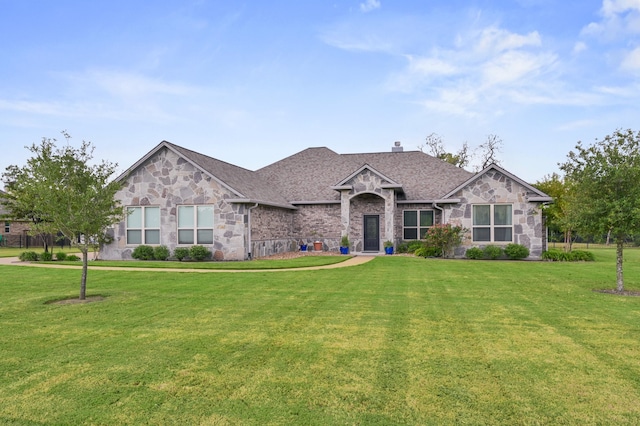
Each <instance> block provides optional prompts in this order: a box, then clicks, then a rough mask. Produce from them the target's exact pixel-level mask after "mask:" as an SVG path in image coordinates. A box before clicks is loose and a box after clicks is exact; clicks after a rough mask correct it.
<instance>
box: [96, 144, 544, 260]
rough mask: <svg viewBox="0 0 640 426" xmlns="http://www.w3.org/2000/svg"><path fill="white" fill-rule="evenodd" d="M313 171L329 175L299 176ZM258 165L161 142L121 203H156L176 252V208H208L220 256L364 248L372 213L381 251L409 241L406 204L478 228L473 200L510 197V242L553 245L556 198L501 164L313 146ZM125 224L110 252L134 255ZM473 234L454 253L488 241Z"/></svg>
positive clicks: (164, 234) (536, 247) (127, 185)
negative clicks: (550, 207)
mask: <svg viewBox="0 0 640 426" xmlns="http://www.w3.org/2000/svg"><path fill="white" fill-rule="evenodd" d="M372 165H373V166H372ZM310 168H312V169H314V170H315V169H318V170H320V169H321V170H323V173H322V174H321V175H317V176H314V178H313V179H308V176H307V177H305V179H304V180H300V176H301V175H302V172H303V171H304V170H308V169H310ZM261 170H262V171H257V172H251V171H249V170H246V169H242V168H240V167H237V166H233V165H231V164H228V163H225V162H222V161H220V160H216V159H214V158H211V157H207V156H204V155H202V154H199V153H196V152H194V151H189V150H186V149H184V148H182V147H179V146H177V145H173V144H171V143H169V142H166V141H164V142H162V143H161V144H159V145H158V146H157V147H156V148H155V149H154V150H152V151H151V152H149V153H148V154H147V156H145V157H143V158H142V159H141V160H140V161H138V163H136V164H135V165H134V166H132V168H131V169H129V171H128V172H127V173H128V174H125V175H123V176H121V177H119V178H118V180H119V181H120V182H121V183H122V184H123V187H122V189H121V190H120V191H119V192H118V193H117V194H116V198H117V199H118V200H119V201H120V202H121V204H122V205H123V206H124V207H143V206H155V207H158V209H159V211H160V224H159V228H160V244H162V245H166V246H167V247H168V248H169V249H170V250H171V251H173V250H174V249H175V248H176V247H178V246H179V244H178V242H177V241H178V211H179V210H180V208H179V206H182V205H186V206H211V207H212V208H213V243H211V244H203V245H205V246H206V247H207V248H209V249H210V250H211V251H212V253H214V258H215V259H217V260H223V259H224V260H243V259H248V258H257V257H264V256H269V255H272V254H278V253H283V252H288V251H296V250H299V247H300V244H307V245H309V246H311V245H312V244H313V243H314V242H316V241H318V242H320V243H322V249H323V250H330V251H337V250H338V248H339V246H340V240H341V237H342V236H344V235H346V236H348V238H349V241H350V243H351V247H350V249H351V250H352V251H355V252H361V251H364V249H365V229H364V228H365V218H366V217H368V216H374V219H375V218H377V219H379V220H378V221H377V222H378V233H377V238H378V239H379V241H378V243H379V251H382V248H383V245H384V242H385V241H392V242H393V243H394V244H398V243H400V242H402V241H403V237H404V236H403V231H404V229H403V227H404V223H403V219H404V218H403V214H404V212H405V211H407V210H431V211H433V213H434V214H433V217H434V223H435V224H437V223H452V224H460V225H462V226H463V227H465V228H467V229H469V230H470V231H471V229H472V209H473V207H472V206H473V205H474V204H491V205H497V204H510V205H511V206H512V218H513V224H512V231H513V242H515V243H520V244H523V245H525V246H527V247H528V248H529V250H530V252H531V257H534V258H535V257H539V256H540V254H541V252H542V251H543V250H544V249H545V248H546V247H545V242H546V240H545V238H544V237H545V232H544V226H543V222H542V213H541V211H540V209H539V205H540V203H541V202H546V201H550V200H551V199H550V198H549V197H547V196H546V195H545V194H544V193H541V192H540V191H538V190H536V189H535V188H533V187H531V186H530V185H528V184H526V183H525V182H523V181H521V180H519V179H518V178H516V177H514V176H512V175H509V173H508V172H506V171H505V170H503V169H501V168H499V167H496V166H492V167H489V168H487V169H485V170H483V171H482V172H481V173H480V174H477V175H473V174H471V173H469V172H466V171H462V170H461V169H459V168H457V167H455V166H452V165H450V164H448V163H445V162H442V161H441V160H438V159H436V158H433V157H430V156H428V155H426V154H424V153H421V152H415V153H402V154H399V153H389V154H384V153H375V154H353V155H339V154H336V153H334V152H332V151H330V150H328V149H326V148H310V149H308V150H305V151H303V152H301V153H299V154H297V155H294V156H292V157H289V158H287V159H284V160H282V161H281V162H277V163H274V165H272V166H268V167H267V168H264V169H261ZM341 179H342V180H341ZM531 199H533V201H530V200H531ZM126 223H127V222H126V221H122V222H121V223H119V224H116V225H115V226H114V227H113V229H112V233H113V236H114V241H113V243H111V244H109V245H106V246H104V247H103V248H102V250H101V255H102V257H103V258H105V259H130V258H131V253H132V252H133V250H134V249H135V247H136V246H137V245H136V244H128V243H127V225H126ZM368 223H369V224H370V225H373V224H375V223H376V222H375V221H369V222H368ZM209 229H211V228H209ZM369 235H373V233H371V234H369ZM471 235H472V234H471V232H470V233H469V235H468V238H467V239H466V240H465V242H464V244H463V246H462V247H460V249H459V250H457V251H456V253H455V254H456V256H464V254H465V251H466V249H467V248H469V247H472V246H482V244H478V243H474V242H473V241H471ZM372 240H373V241H372ZM375 240H376V238H373V239H371V238H369V239H367V240H366V241H367V247H368V249H369V250H375V248H374V247H375V244H373V243H375ZM496 244H506V243H496ZM484 245H486V244H484Z"/></svg>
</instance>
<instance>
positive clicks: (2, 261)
mask: <svg viewBox="0 0 640 426" xmlns="http://www.w3.org/2000/svg"><path fill="white" fill-rule="evenodd" d="M374 257H375V256H361V255H358V256H354V257H351V258H349V259H347V260H345V261H344V262H339V263H333V264H331V265H322V266H308V267H304V268H282V269H176V268H136V267H131V268H128V267H120V266H91V263H89V269H91V270H94V271H96V270H97V271H99V270H103V271H138V272H140V271H142V272H201V273H202V272H203V273H206V272H228V273H238V272H285V271H317V270H321V269H335V268H346V267H349V266H356V265H362V264H363V263H367V262H369V261H370V260H372V259H373V258H374ZM0 265H11V266H31V267H33V268H57V269H82V265H78V266H76V265H56V264H53V263H46V264H43V263H31V262H21V261H20V260H19V259H18V258H17V257H0Z"/></svg>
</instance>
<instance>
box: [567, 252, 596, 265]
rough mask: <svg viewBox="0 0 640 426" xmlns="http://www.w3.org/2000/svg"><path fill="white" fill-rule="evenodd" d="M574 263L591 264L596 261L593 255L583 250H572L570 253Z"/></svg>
mask: <svg viewBox="0 0 640 426" xmlns="http://www.w3.org/2000/svg"><path fill="white" fill-rule="evenodd" d="M571 254H572V256H573V260H574V261H583V262H593V261H595V260H596V258H595V256H594V255H593V253H591V252H590V251H585V250H573V251H572V252H571Z"/></svg>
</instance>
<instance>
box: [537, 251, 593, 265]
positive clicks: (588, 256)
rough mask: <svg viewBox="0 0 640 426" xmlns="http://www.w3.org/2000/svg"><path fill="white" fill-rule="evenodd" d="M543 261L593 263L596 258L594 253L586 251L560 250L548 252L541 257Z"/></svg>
mask: <svg viewBox="0 0 640 426" xmlns="http://www.w3.org/2000/svg"><path fill="white" fill-rule="evenodd" d="M540 257H541V258H542V259H543V260H552V261H554V262H593V261H594V260H595V257H594V256H593V253H591V252H590V251H585V250H573V251H570V252H568V253H567V252H565V251H562V250H558V249H551V250H547V251H545V252H543V253H542V255H541V256H540Z"/></svg>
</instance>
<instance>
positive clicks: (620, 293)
mask: <svg viewBox="0 0 640 426" xmlns="http://www.w3.org/2000/svg"><path fill="white" fill-rule="evenodd" d="M593 291H595V292H597V293H606V294H615V295H616V296H629V297H640V291H629V290H624V291H618V290H616V289H613V288H611V289H607V288H605V289H595V288H594V289H593Z"/></svg>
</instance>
